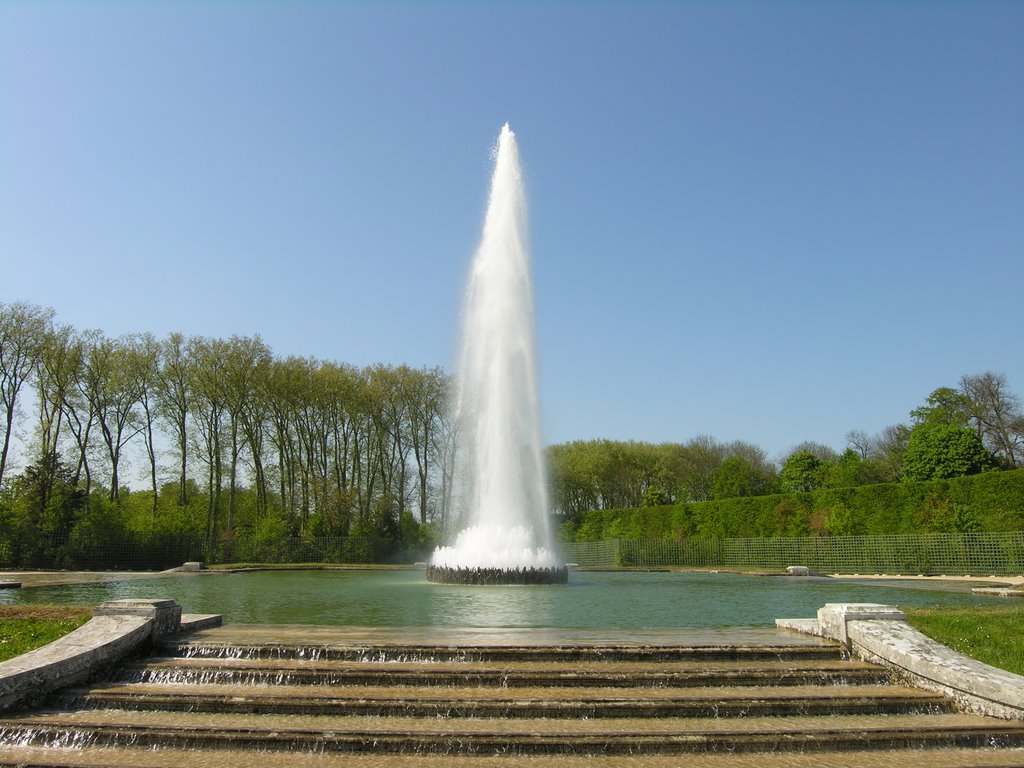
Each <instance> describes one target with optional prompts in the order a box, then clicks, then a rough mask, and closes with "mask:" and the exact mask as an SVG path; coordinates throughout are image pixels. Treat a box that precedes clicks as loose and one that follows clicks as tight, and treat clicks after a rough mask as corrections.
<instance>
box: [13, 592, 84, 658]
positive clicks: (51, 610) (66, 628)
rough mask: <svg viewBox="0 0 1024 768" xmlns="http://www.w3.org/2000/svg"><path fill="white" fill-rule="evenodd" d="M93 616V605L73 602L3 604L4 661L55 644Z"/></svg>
mask: <svg viewBox="0 0 1024 768" xmlns="http://www.w3.org/2000/svg"><path fill="white" fill-rule="evenodd" d="M91 615H92V611H91V609H89V608H82V607H78V606H70V605H0V661H6V660H7V659H11V658H14V657H15V656H20V655H21V654H23V653H25V652H27V651H31V650H33V649H35V648H39V647H41V646H44V645H46V644H47V643H52V642H53V641H54V640H56V639H57V638H58V637H62V636H64V635H66V634H67V633H68V632H71V631H72V630H75V629H78V628H79V627H80V626H82V625H83V624H84V623H85V622H87V621H88V620H89V617H90V616H91Z"/></svg>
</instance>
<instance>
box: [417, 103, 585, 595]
mask: <svg viewBox="0 0 1024 768" xmlns="http://www.w3.org/2000/svg"><path fill="white" fill-rule="evenodd" d="M453 408H454V409H455V419H456V425H457V430H458V432H457V434H458V447H457V452H456V481H457V483H458V484H459V491H458V493H457V501H456V503H457V505H458V512H457V517H456V519H457V520H458V521H459V524H460V525H461V526H463V527H462V530H461V531H460V532H459V533H458V535H457V536H456V538H455V542H454V544H452V545H451V546H444V547H438V548H437V549H436V550H435V551H434V555H433V558H432V560H431V563H430V565H429V567H428V568H427V579H428V580H430V581H435V582H443V583H459V584H467V583H471V584H537V583H565V582H566V581H567V578H568V574H567V571H566V568H565V565H564V564H562V563H560V562H559V561H558V559H557V557H556V555H555V553H554V551H553V550H552V548H551V531H550V524H549V522H548V498H547V488H546V477H545V470H544V466H545V464H544V448H543V444H542V442H541V436H540V417H539V413H538V410H539V409H538V403H537V366H536V360H535V355H534V343H533V297H532V291H531V286H530V268H529V253H528V250H527V245H526V196H525V194H524V191H523V172H522V167H521V166H520V164H519V148H518V145H517V144H516V136H515V134H514V133H513V132H512V131H511V130H510V129H509V127H508V123H506V124H505V126H504V127H503V128H502V129H501V135H500V136H499V138H498V146H497V150H496V153H495V163H494V175H493V177H492V179H491V193H490V199H489V201H488V205H487V216H486V218H485V220H484V231H483V237H482V239H481V242H480V247H479V249H478V250H477V253H476V257H475V258H474V260H473V265H472V268H471V270H470V275H469V285H468V288H467V291H466V306H465V310H464V316H463V338H462V349H461V355H460V360H459V370H458V384H457V389H456V392H455V400H454V403H453Z"/></svg>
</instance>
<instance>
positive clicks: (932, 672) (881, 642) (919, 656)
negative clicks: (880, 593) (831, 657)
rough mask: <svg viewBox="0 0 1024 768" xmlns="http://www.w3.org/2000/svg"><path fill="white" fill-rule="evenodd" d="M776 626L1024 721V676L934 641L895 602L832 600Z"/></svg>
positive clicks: (979, 709)
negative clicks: (840, 647)
mask: <svg viewBox="0 0 1024 768" xmlns="http://www.w3.org/2000/svg"><path fill="white" fill-rule="evenodd" d="M775 625H776V626H777V627H779V628H780V629H790V630H795V631H797V632H803V633H806V634H812V635H817V636H818V637H825V638H829V639H831V640H836V641H838V642H840V643H842V644H843V645H845V646H846V648H847V650H848V651H849V652H850V654H851V655H852V656H855V657H856V658H859V659H862V660H864V661H870V662H874V663H876V664H881V665H883V666H885V667H887V668H888V669H890V670H892V671H893V672H894V673H895V674H896V675H897V676H898V677H900V678H903V679H904V680H906V681H907V682H908V683H910V684H911V685H915V686H917V687H919V688H925V689H927V690H931V691H939V692H941V693H944V694H945V695H947V696H949V697H950V698H952V699H953V700H954V701H955V702H956V703H957V705H958V706H959V707H961V708H962V709H964V710H966V711H969V712H974V713H977V714H983V715H990V716H993V717H1002V718H1005V719H1012V720H1024V677H1022V676H1021V675H1015V674H1013V673H1012V672H1007V671H1005V670H1002V669H998V668H996V667H993V666H990V665H988V664H984V663H982V662H980V661H977V660H976V659H972V658H970V657H969V656H964V655H963V654H962V653H958V652H957V651H954V650H953V649H952V648H949V647H947V646H945V645H942V644H941V643H938V642H936V641H934V640H932V639H931V638H930V637H927V636H926V635H924V634H922V633H920V632H918V631H917V630H916V629H914V628H913V627H912V626H910V624H908V623H907V619H906V615H905V614H904V613H903V611H901V610H899V608H896V607H895V606H892V605H882V604H880V603H826V605H825V606H824V607H823V608H820V609H818V617H817V618H816V619H776V621H775Z"/></svg>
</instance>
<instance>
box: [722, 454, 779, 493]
mask: <svg viewBox="0 0 1024 768" xmlns="http://www.w3.org/2000/svg"><path fill="white" fill-rule="evenodd" d="M773 480H774V478H772V477H768V476H767V475H766V474H765V472H764V471H763V470H760V469H758V468H757V467H755V466H754V465H753V464H752V463H751V462H750V461H749V460H748V459H746V458H745V457H743V456H730V457H729V458H727V459H725V461H723V462H722V463H721V464H720V465H719V467H718V469H716V470H715V471H714V473H713V474H712V476H711V495H712V498H713V499H715V500H718V499H732V498H736V497H738V496H763V495H764V494H766V493H769V492H770V488H771V485H772V481H773Z"/></svg>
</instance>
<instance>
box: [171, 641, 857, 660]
mask: <svg viewBox="0 0 1024 768" xmlns="http://www.w3.org/2000/svg"><path fill="white" fill-rule="evenodd" d="M156 653H159V654H160V655H161V656H165V657H169V656H174V657H182V658H226V659H299V660H305V661H324V660H338V661H360V662H366V661H380V662H453V661H461V662H501V661H522V662H531V661H532V662H565V663H574V664H575V663H587V662H603V661H611V662H672V661H695V662H705V661H813V660H818V659H841V658H843V653H844V652H843V648H842V647H841V646H840V645H839V644H837V643H824V642H823V643H820V644H815V645H806V644H793V645H750V646H744V645H701V646H690V645H656V646H651V645H564V646H562V645H555V646H551V645H432V644H427V643H424V644H416V643H400V644H362V645H357V644H349V643H345V644H337V645H333V644H320V645H303V644H294V643H272V642H271V643H260V644H252V645H239V644H225V643H220V642H215V641H204V640H193V641H188V640H185V641H170V642H164V643H161V644H160V645H159V646H158V647H157V649H156Z"/></svg>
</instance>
